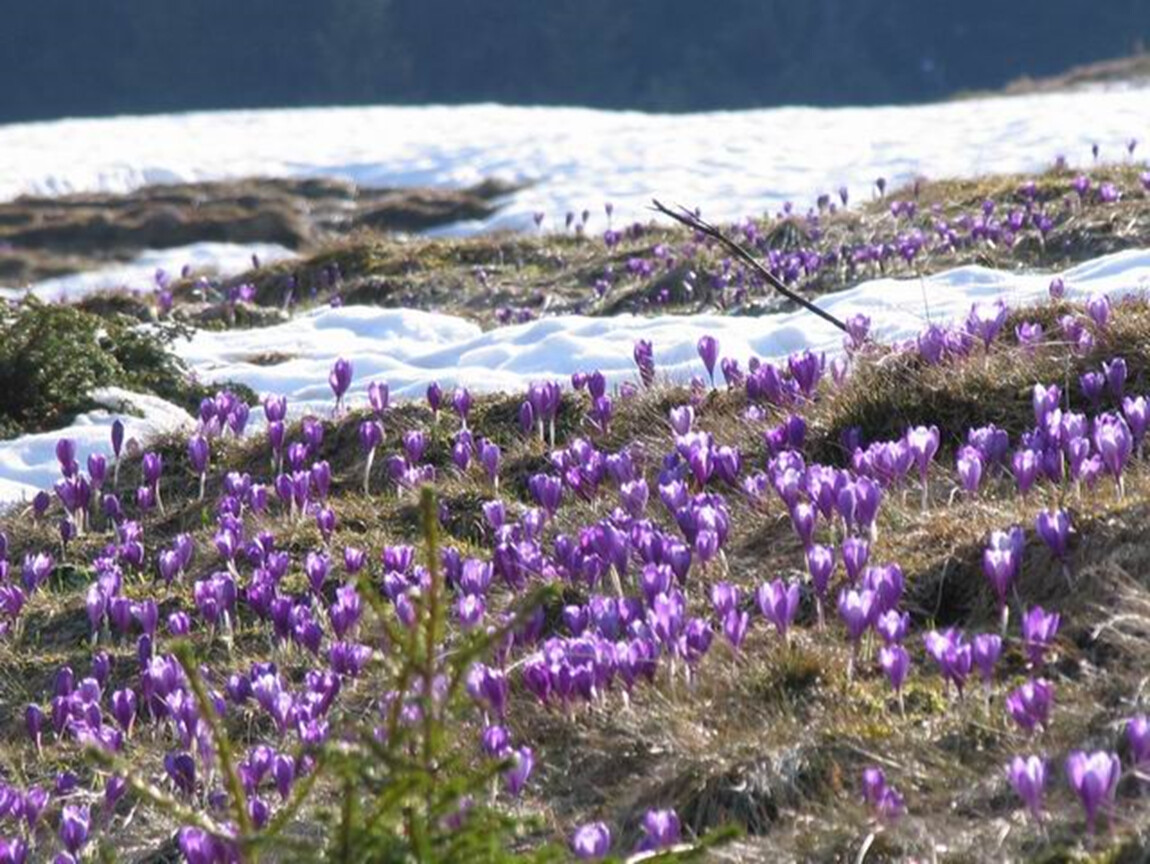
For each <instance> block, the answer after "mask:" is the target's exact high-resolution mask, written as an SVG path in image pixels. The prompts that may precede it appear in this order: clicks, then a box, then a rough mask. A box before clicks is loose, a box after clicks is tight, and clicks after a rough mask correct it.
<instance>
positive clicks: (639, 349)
mask: <svg viewBox="0 0 1150 864" xmlns="http://www.w3.org/2000/svg"><path fill="white" fill-rule="evenodd" d="M634 357H635V365H636V366H638V367H639V379H640V380H641V381H642V382H643V386H644V387H648V388H649V387H651V385H653V384H654V383H655V351H654V349H653V348H652V347H651V343H650V342H649V341H648V340H646V339H639V340H638V341H637V342H635V350H634Z"/></svg>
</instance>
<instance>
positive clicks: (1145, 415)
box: [1122, 396, 1150, 458]
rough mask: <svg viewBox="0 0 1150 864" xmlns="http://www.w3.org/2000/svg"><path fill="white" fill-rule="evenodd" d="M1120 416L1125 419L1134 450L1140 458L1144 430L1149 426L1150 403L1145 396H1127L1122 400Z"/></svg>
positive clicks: (1144, 435)
mask: <svg viewBox="0 0 1150 864" xmlns="http://www.w3.org/2000/svg"><path fill="white" fill-rule="evenodd" d="M1122 416H1123V417H1125V418H1126V425H1127V426H1129V427H1130V434H1131V436H1132V437H1133V439H1134V441H1133V443H1134V450H1135V452H1136V453H1137V454H1138V457H1139V458H1141V456H1142V442H1143V440H1144V439H1145V438H1146V429H1147V427H1148V426H1150V402H1148V401H1147V399H1146V397H1145V396H1136V397H1134V398H1131V397H1129V396H1127V397H1126V398H1125V399H1123V400H1122Z"/></svg>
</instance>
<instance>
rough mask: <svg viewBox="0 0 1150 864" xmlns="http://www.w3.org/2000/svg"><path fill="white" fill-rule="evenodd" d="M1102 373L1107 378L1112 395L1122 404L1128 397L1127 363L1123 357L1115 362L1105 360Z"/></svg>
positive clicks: (1114, 360)
mask: <svg viewBox="0 0 1150 864" xmlns="http://www.w3.org/2000/svg"><path fill="white" fill-rule="evenodd" d="M1102 373H1103V375H1105V376H1106V386H1107V387H1109V388H1110V395H1111V396H1113V397H1114V400H1115V401H1116V402H1121V401H1122V397H1123V396H1125V395H1126V361H1125V360H1124V359H1123V358H1121V357H1115V358H1114V359H1113V360H1104V361H1103V363H1102Z"/></svg>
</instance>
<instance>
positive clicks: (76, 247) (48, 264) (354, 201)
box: [0, 178, 511, 285]
mask: <svg viewBox="0 0 1150 864" xmlns="http://www.w3.org/2000/svg"><path fill="white" fill-rule="evenodd" d="M509 191H511V187H509V186H507V185H506V184H501V183H497V182H492V181H488V182H484V183H482V184H479V185H477V186H474V187H472V188H469V189H360V188H358V187H356V186H355V185H353V184H351V183H347V182H344V181H340V180H331V179H307V180H270V179H260V178H249V179H244V180H237V181H231V182H213V183H187V184H175V185H159V186H146V187H144V188H142V189H138V190H136V191H135V192H131V193H129V194H126V195H111V194H103V193H100V194H77V195H67V196H63V197H36V196H22V197H20V198H17V199H15V200H14V201H9V202H4V203H0V282H3V283H7V284H11V285H20V284H25V283H28V282H34V281H37V280H40V279H46V278H51V277H53V276H61V275H66V274H68V273H75V272H79V271H82V270H86V269H93V268H95V267H99V266H100V265H102V264H106V263H108V262H112V261H124V260H129V259H131V258H133V257H134V256H136V255H137V254H139V253H140V252H141V251H142V250H144V249H163V248H169V247H173V246H184V245H188V244H191V243H197V242H205V241H218V242H224V241H226V242H231V243H241V244H242V243H279V244H280V245H282V246H286V247H288V248H289V249H296V250H300V251H307V250H311V249H315V248H317V247H318V246H319V245H320V244H322V243H324V242H326V241H330V240H331V239H332V238H334V237H338V236H340V235H343V234H346V233H348V232H350V231H352V230H354V229H357V228H363V227H367V228H371V229H374V230H375V231H380V232H408V231H424V230H427V229H429V228H435V227H437V226H440V225H446V224H450V223H453V222H458V221H460V220H465V219H482V218H485V217H487V216H490V215H491V214H492V213H493V212H494V211H495V209H496V201H497V199H498V198H499V197H501V196H503V195H506V194H507V193H508V192H509Z"/></svg>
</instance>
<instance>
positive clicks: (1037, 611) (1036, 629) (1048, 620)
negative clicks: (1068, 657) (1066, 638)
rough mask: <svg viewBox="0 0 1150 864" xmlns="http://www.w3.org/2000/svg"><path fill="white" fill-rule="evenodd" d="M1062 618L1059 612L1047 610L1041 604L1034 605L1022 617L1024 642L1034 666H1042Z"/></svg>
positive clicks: (1027, 654)
mask: <svg viewBox="0 0 1150 864" xmlns="http://www.w3.org/2000/svg"><path fill="white" fill-rule="evenodd" d="M1061 620H1062V618H1061V616H1060V615H1059V614H1058V613H1057V612H1047V611H1046V610H1045V609H1043V608H1042V607H1041V606H1032V607H1031V608H1030V609H1028V610H1026V614H1025V615H1024V616H1023V617H1022V644H1023V646H1024V647H1025V648H1026V656H1027V657H1028V658H1029V660H1030V664H1031V665H1032V666H1036V667H1037V666H1041V665H1042V663H1043V661H1044V659H1045V655H1046V652H1047V651H1048V650H1049V649H1050V647H1051V645H1052V643H1053V642H1054V637H1055V636H1057V635H1058V625H1059V623H1060V622H1061Z"/></svg>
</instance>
